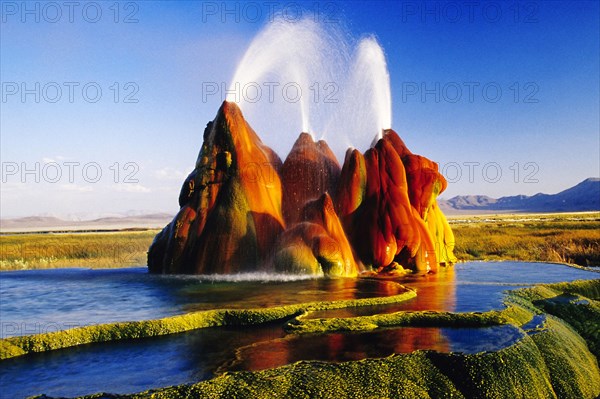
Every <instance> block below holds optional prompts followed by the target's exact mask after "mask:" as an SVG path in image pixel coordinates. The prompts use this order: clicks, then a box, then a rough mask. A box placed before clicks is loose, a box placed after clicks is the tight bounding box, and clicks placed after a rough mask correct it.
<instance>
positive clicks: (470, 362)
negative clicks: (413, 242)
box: [2, 282, 600, 399]
mask: <svg viewBox="0 0 600 399" xmlns="http://www.w3.org/2000/svg"><path fill="white" fill-rule="evenodd" d="M595 284H597V283H582V282H575V283H565V284H553V285H546V286H537V287H532V288H528V289H522V290H516V291H513V292H511V293H509V294H508V297H507V301H506V303H507V304H508V306H507V307H506V308H505V309H503V310H496V311H490V312H485V313H464V314H455V313H448V312H443V313H435V312H398V313H393V314H388V315H386V314H382V315H373V316H363V317H354V318H345V319H310V320H307V319H306V318H305V317H304V315H306V314H308V313H309V312H310V311H312V310H324V309H332V308H339V307H347V306H360V305H367V304H373V303H375V302H378V301H394V300H396V301H397V300H401V299H402V298H404V299H405V298H406V297H410V293H406V294H403V295H399V296H396V297H389V298H375V299H368V300H350V301H337V302H314V303H310V304H303V305H292V306H282V307H278V308H271V309H255V310H239V311H238V310H215V311H208V312H201V313H196V314H190V315H183V316H175V317H173V318H167V319H168V320H166V319H161V320H156V321H150V322H138V324H137V325H134V324H133V323H120V324H123V325H124V326H123V328H121V330H122V331H124V332H123V333H122V334H123V335H128V334H129V335H132V334H133V335H135V334H137V333H138V332H139V331H144V333H150V332H159V331H162V330H161V328H164V329H166V330H169V329H176V328H181V327H182V326H183V325H184V324H185V323H187V324H186V326H188V327H190V328H197V327H196V326H198V325H208V324H211V323H212V325H231V324H240V325H243V324H254V323H263V322H266V321H270V320H275V319H282V318H285V317H288V316H293V315H296V316H297V317H296V319H295V320H293V321H292V322H290V323H289V325H288V328H289V329H291V330H295V331H310V332H315V331H320V332H323V331H327V332H328V331H334V330H354V329H356V330H364V329H372V328H378V327H389V326H399V325H413V326H414V325H417V326H419V325H422V326H455V327H459V326H460V327H463V326H486V325H498V324H508V323H509V324H513V325H515V326H521V325H523V324H524V323H526V322H527V321H529V320H530V319H531V317H532V316H533V315H534V314H535V313H541V312H547V313H550V314H557V315H558V316H559V317H561V318H557V317H553V316H548V317H547V318H546V319H545V321H544V324H543V326H542V327H541V328H537V329H535V330H531V331H529V334H525V335H524V337H523V338H522V339H520V340H519V341H517V342H516V343H514V344H513V345H511V346H508V347H506V348H503V349H501V350H499V351H495V352H483V353H476V354H468V355H465V354H462V353H439V352H434V351H416V352H413V353H410V354H401V355H393V356H390V357H387V358H381V359H365V360H361V361H351V362H345V363H338V364H335V363H325V362H316V361H309V362H307V361H301V362H297V363H294V364H291V365H287V366H283V367H279V368H276V369H270V370H263V371H257V372H233V373H225V374H222V375H220V376H217V377H216V378H213V379H212V380H209V381H203V382H199V383H196V384H191V385H180V386H175V387H168V388H161V389H156V390H151V391H146V392H142V393H138V394H133V395H125V396H118V395H115V396H112V395H106V394H97V395H92V396H88V397H86V398H89V399H91V398H103V397H123V398H169V399H171V398H173V399H177V398H240V399H244V398H252V399H254V398H269V399H270V398H313V397H319V398H336V399H337V398H448V397H452V398H507V399H508V398H510V399H513V398H524V399H525V398H573V399H575V398H577V399H580V398H583V399H593V398H596V397H598V395H600V370H599V368H598V361H597V359H596V357H595V356H594V355H593V354H592V353H591V352H590V350H588V344H590V342H592V341H593V339H594V338H593V337H597V335H594V334H588V335H584V338H586V339H587V342H586V340H584V339H583V338H582V337H581V336H580V335H579V334H578V331H585V329H586V328H588V329H589V328H590V326H593V325H597V324H598V323H597V320H599V315H600V313H598V311H599V309H600V306H599V305H598V303H597V302H595V301H594V300H592V299H587V298H585V297H582V296H581V295H579V294H575V292H586V293H590V292H591V293H593V292H594V290H595V289H596V288H595V287H596V285H595ZM565 292H570V293H565ZM412 294H413V295H414V293H412ZM586 312H587V313H586ZM590 312H591V313H590ZM565 320H566V321H565ZM184 321H185V323H184ZM567 322H569V323H570V325H569V324H567ZM144 323H150V324H149V325H148V326H146V324H144ZM170 323H172V324H170ZM118 324H119V323H117V324H115V325H112V326H113V328H109V329H108V330H109V331H111V333H112V334H115V331H113V330H114V326H116V325H118ZM125 325H127V326H130V327H131V330H127V329H126V328H125ZM142 326H145V328H142ZM99 327H102V326H97V328H99ZM596 327H597V326H596ZM596 331H597V330H596ZM65 333H66V334H67V335H69V334H68V332H65ZM71 333H72V331H71ZM582 335H583V333H582ZM26 338H27V337H24V339H26ZM5 341H7V342H3V343H2V344H3V345H5V346H6V345H7V343H8V344H10V343H13V341H8V340H5ZM9 348H10V349H11V350H12V351H17V352H18V351H19V348H22V349H23V350H25V351H28V350H29V349H30V348H23V347H22V346H19V345H13V346H10V347H9Z"/></svg>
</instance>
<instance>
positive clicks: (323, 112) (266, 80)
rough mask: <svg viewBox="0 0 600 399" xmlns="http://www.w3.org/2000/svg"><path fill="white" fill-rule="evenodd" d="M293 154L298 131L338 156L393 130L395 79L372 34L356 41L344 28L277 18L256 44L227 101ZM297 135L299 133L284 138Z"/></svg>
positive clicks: (240, 67) (240, 68) (364, 146)
mask: <svg viewBox="0 0 600 399" xmlns="http://www.w3.org/2000/svg"><path fill="white" fill-rule="evenodd" d="M226 100H227V101H229V102H235V103H237V104H238V105H239V106H240V108H241V109H242V110H243V111H244V116H245V118H246V120H248V122H249V123H250V124H251V125H252V126H253V127H254V128H255V129H256V131H258V132H261V133H262V134H264V135H265V137H273V136H276V137H277V142H275V143H272V145H273V146H274V148H275V149H276V150H277V152H278V153H280V154H285V153H287V152H288V151H289V150H290V148H291V146H292V144H293V140H294V137H295V134H297V133H298V132H306V133H309V134H311V135H312V136H313V137H314V138H322V139H325V140H327V141H328V142H329V144H330V145H331V148H332V151H333V152H334V154H336V156H337V157H338V159H340V160H341V159H343V155H344V152H345V151H346V148H347V147H348V146H353V147H356V148H358V149H360V150H363V151H364V150H366V149H368V148H369V146H370V145H371V142H372V139H373V137H375V136H380V135H381V132H382V131H383V130H384V129H390V128H391V127H392V102H391V94H390V78H389V74H388V70H387V65H386V60H385V55H384V52H383V49H382V48H381V46H380V45H379V43H378V42H377V40H376V39H375V38H374V37H365V38H362V39H360V40H355V39H354V38H352V37H351V36H350V35H348V34H347V33H346V32H345V31H344V30H342V29H341V28H340V27H339V24H318V23H316V22H315V21H313V20H312V19H310V18H305V19H302V20H300V21H296V22H293V23H290V22H286V21H285V20H283V19H276V20H274V21H273V22H272V23H271V24H269V25H267V26H266V28H265V29H264V30H262V31H261V32H260V33H259V34H258V35H257V36H256V37H255V38H254V40H253V41H252V43H251V44H250V46H249V47H248V49H247V50H246V53H245V54H244V56H243V58H242V60H241V61H240V63H239V65H238V67H237V69H236V72H235V74H234V76H233V80H232V81H231V83H230V85H229V90H228V95H227V98H226ZM282 132H294V134H292V135H290V134H282Z"/></svg>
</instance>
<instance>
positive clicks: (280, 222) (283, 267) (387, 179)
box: [148, 102, 455, 276]
mask: <svg viewBox="0 0 600 399" xmlns="http://www.w3.org/2000/svg"><path fill="white" fill-rule="evenodd" d="M445 187H446V181H445V179H444V177H443V176H442V175H441V174H440V173H439V171H438V170H437V165H436V164H435V163H433V162H431V161H429V160H428V159H427V158H424V157H421V156H418V155H414V154H412V153H411V152H410V151H409V150H408V149H407V148H406V146H405V145H404V143H403V142H402V140H401V139H400V137H399V136H398V135H397V134H396V133H395V132H394V131H393V130H390V129H388V130H386V131H385V132H384V134H383V135H382V137H381V138H380V139H379V140H378V141H377V143H376V144H375V146H374V147H373V148H371V149H369V150H368V151H366V152H365V153H364V154H362V153H360V152H359V151H358V150H348V152H347V155H346V159H345V161H344V165H343V166H342V168H341V170H340V167H339V164H337V161H336V159H335V157H334V156H333V154H332V152H331V150H330V149H329V146H328V145H327V144H326V143H325V142H324V141H319V142H315V141H314V140H313V139H312V137H311V136H310V135H308V134H305V133H303V134H301V135H300V137H299V138H298V140H297V141H296V144H295V145H294V148H293V149H292V151H291V152H290V154H289V155H288V157H287V158H286V160H285V162H283V164H282V162H281V160H280V158H279V157H278V156H277V154H276V153H275V152H274V151H273V150H271V149H270V148H269V147H268V146H266V145H265V144H263V143H262V141H261V140H260V138H259V137H258V135H257V134H256V133H255V132H254V130H253V129H252V128H251V127H250V125H249V124H248V123H247V122H246V121H245V119H244V117H243V115H242V112H241V110H240V109H239V108H238V106H237V105H236V104H234V103H230V102H224V103H223V104H222V106H221V107H220V109H219V112H218V113H217V116H216V117H215V119H214V121H212V122H210V123H208V125H207V127H206V129H205V132H204V143H203V145H202V148H201V150H200V154H199V155H198V159H197V161H196V166H195V169H194V170H193V171H192V173H191V174H190V175H189V176H188V178H187V179H186V180H185V181H184V184H183V187H182V190H181V193H180V196H179V204H180V207H181V209H180V211H179V213H178V214H177V215H176V216H175V218H174V219H173V221H172V222H171V223H170V224H169V225H167V226H166V227H165V228H164V229H163V230H162V231H161V232H160V233H159V234H158V235H157V236H156V237H155V239H154V242H153V243H152V246H151V247H150V250H149V252H148V268H149V270H150V271H151V272H155V273H192V274H210V273H219V274H227V273H239V272H246V271H256V270H259V271H268V272H272V271H276V272H288V273H311V274H314V275H336V276H356V275H358V274H359V273H364V272H379V273H387V272H394V271H402V269H403V268H411V269H414V270H418V271H435V270H437V267H438V265H439V264H448V263H453V262H454V261H455V258H454V255H453V254H452V250H453V247H454V237H453V235H452V231H451V230H450V227H449V225H448V223H447V221H446V219H445V217H444V215H443V214H442V212H441V211H440V210H439V207H437V203H436V197H437V196H438V195H439V194H440V193H441V192H442V191H443V190H444V188H445ZM400 266H402V267H400Z"/></svg>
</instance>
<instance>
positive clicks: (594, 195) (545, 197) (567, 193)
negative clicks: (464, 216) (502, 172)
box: [439, 177, 600, 214]
mask: <svg viewBox="0 0 600 399" xmlns="http://www.w3.org/2000/svg"><path fill="white" fill-rule="evenodd" d="M439 205H440V208H441V209H442V211H444V213H447V214H453V213H454V214H456V213H461V212H464V213H472V212H473V213H475V212H488V211H494V212H506V213H507V212H536V213H537V212H540V213H541V212H579V211H599V210H600V178H597V177H592V178H589V179H586V180H584V181H582V182H581V183H579V184H577V185H576V186H574V187H571V188H568V189H566V190H564V191H561V192H560V193H557V194H542V193H539V194H535V195H532V196H526V195H515V196H511V197H502V198H498V199H496V198H491V197H488V196H485V195H462V196H457V197H453V198H450V199H448V200H440V201H439Z"/></svg>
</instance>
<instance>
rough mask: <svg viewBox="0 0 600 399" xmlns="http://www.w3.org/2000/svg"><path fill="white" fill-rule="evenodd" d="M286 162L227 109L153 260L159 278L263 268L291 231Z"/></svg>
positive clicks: (207, 139)
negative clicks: (284, 195)
mask: <svg viewBox="0 0 600 399" xmlns="http://www.w3.org/2000/svg"><path fill="white" fill-rule="evenodd" d="M280 167H281V160H280V159H279V157H278V156H277V154H275V152H273V151H272V150H271V149H270V148H269V147H267V146H265V145H264V144H263V143H262V142H261V140H260V138H259V137H258V136H257V134H256V133H255V132H254V131H253V130H252V128H251V127H250V126H249V125H248V124H247V123H246V121H245V120H244V118H243V116H242V113H241V111H240V109H239V108H238V107H237V105H235V104H233V103H228V102H224V103H223V105H222V106H221V108H220V109H219V112H218V113H217V116H216V118H215V120H214V121H213V122H211V123H209V124H208V126H207V127H206V130H205V132H204V144H203V145H202V149H201V150H200V154H199V155H198V159H197V161H196V167H195V169H194V171H193V172H192V173H191V174H190V176H189V177H188V178H187V179H186V181H185V182H184V185H183V188H182V190H181V194H180V197H179V204H180V206H181V209H180V211H179V213H178V214H177V215H176V216H175V219H174V220H173V221H172V222H171V223H170V224H169V225H167V226H166V227H165V229H164V230H163V231H162V232H161V233H159V234H158V235H157V236H156V238H155V239H154V242H153V244H152V246H151V247H150V250H149V253H148V268H149V270H150V271H151V272H157V273H197V274H204V273H234V272H239V271H242V270H253V269H256V268H257V267H258V265H259V263H260V262H261V260H263V259H265V258H266V256H267V254H268V253H269V251H270V249H271V248H272V246H273V244H274V242H275V239H276V238H277V236H278V235H279V234H280V233H281V232H282V231H283V229H284V226H285V224H284V221H283V216H282V214H281V182H280V179H279V174H278V169H279V168H280Z"/></svg>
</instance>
